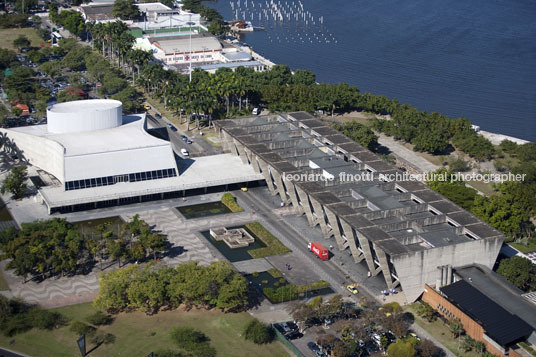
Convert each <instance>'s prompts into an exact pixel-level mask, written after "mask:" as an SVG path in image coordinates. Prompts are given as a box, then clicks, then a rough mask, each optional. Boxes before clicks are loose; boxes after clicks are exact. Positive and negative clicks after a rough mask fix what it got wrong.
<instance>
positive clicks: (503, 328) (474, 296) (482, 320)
mask: <svg viewBox="0 0 536 357" xmlns="http://www.w3.org/2000/svg"><path fill="white" fill-rule="evenodd" d="M440 290H441V292H442V293H443V294H445V295H446V297H447V300H449V301H450V302H451V303H452V304H454V305H455V306H456V307H458V308H459V309H460V310H462V311H463V312H464V313H465V314H466V315H468V316H470V317H471V318H472V319H473V320H474V321H476V322H477V323H478V324H479V325H481V326H482V327H483V328H484V330H485V331H486V335H488V336H489V337H491V338H492V339H493V340H495V341H497V342H498V343H499V344H501V345H502V346H507V345H509V344H511V343H514V342H517V341H519V340H522V339H524V338H526V337H528V336H529V335H530V334H531V333H532V331H533V330H534V329H533V328H532V327H531V326H530V325H529V324H527V323H526V322H525V321H523V320H522V319H521V318H519V317H518V316H517V315H514V314H511V313H509V312H508V311H506V310H505V309H504V308H503V307H502V306H500V305H499V304H497V303H495V302H494V301H493V300H491V299H490V298H488V297H487V296H486V295H484V294H483V293H481V292H480V291H479V290H477V289H476V288H475V287H473V286H472V285H471V284H470V283H468V282H466V281H465V280H460V281H457V282H455V283H454V284H451V285H447V286H444V287H442V288H440Z"/></svg>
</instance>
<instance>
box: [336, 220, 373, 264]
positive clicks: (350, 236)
mask: <svg viewBox="0 0 536 357" xmlns="http://www.w3.org/2000/svg"><path fill="white" fill-rule="evenodd" d="M341 226H342V229H343V231H344V235H345V236H346V242H347V244H348V246H349V247H350V251H351V252H352V257H353V258H354V262H356V263H360V262H361V261H362V260H363V259H366V257H367V256H366V254H363V253H361V251H360V250H359V249H358V248H357V245H356V244H355V243H356V237H354V230H353V228H352V226H350V225H349V224H348V223H346V222H345V221H343V220H341ZM366 262H367V266H368V267H369V270H370V271H371V272H372V271H373V269H372V268H371V266H372V267H374V262H372V261H370V263H372V265H371V264H370V263H369V260H368V259H367V260H366Z"/></svg>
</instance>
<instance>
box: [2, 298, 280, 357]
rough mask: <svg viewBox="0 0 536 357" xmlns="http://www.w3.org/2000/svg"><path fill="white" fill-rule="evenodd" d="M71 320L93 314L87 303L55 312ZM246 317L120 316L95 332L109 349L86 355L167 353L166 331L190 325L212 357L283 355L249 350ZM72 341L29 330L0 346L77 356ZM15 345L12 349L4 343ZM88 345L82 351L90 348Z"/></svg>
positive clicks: (64, 331)
mask: <svg viewBox="0 0 536 357" xmlns="http://www.w3.org/2000/svg"><path fill="white" fill-rule="evenodd" d="M55 310H57V311H59V312H61V313H62V314H64V315H65V316H67V317H69V318H70V319H73V320H83V319H84V318H85V317H87V316H89V315H91V314H92V313H94V312H95V309H94V308H93V307H92V306H91V304H90V303H86V304H79V305H73V306H67V307H62V308H58V309H55ZM251 318H252V317H251V316H250V315H249V314H248V313H239V314H233V313H228V314H224V313H222V312H219V311H206V310H196V309H193V310H191V311H188V312H185V311H183V310H174V311H163V312H159V313H157V314H155V315H153V316H147V315H145V314H144V313H142V312H130V313H121V314H119V315H117V316H116V319H115V321H114V322H113V323H112V324H111V325H109V326H104V327H100V328H99V330H101V331H103V332H108V333H112V334H113V335H115V337H116V340H115V343H114V344H110V345H101V346H99V347H98V348H97V349H95V350H94V351H93V352H91V354H90V356H93V357H96V356H119V355H121V356H147V355H148V354H149V353H150V352H151V351H155V350H157V349H166V348H171V349H174V350H177V347H176V346H175V345H174V344H173V343H172V341H171V339H170V337H169V332H170V330H171V329H172V328H173V327H175V326H191V327H193V328H195V329H197V330H200V331H202V332H203V333H205V334H206V335H207V336H208V337H209V338H210V344H211V346H213V347H214V348H215V349H216V350H217V351H218V356H259V357H260V356H267V357H268V356H286V355H288V354H287V353H286V352H285V349H284V348H283V346H282V344H281V343H280V342H277V341H276V342H273V343H271V344H268V345H255V344H254V343H252V342H249V341H246V340H244V339H243V338H242V337H240V334H241V332H242V330H243V328H244V326H245V325H246V324H247V322H248V321H249V320H250V319H251ZM77 337H78V336H76V335H75V334H74V333H73V332H70V331H69V327H68V326H66V327H62V328H60V329H57V330H53V331H43V330H38V329H33V330H30V331H28V332H25V333H22V334H19V335H16V336H15V337H5V336H3V335H0V345H2V346H5V347H8V348H10V349H13V350H16V351H20V352H24V353H27V354H29V355H33V356H43V357H46V356H78V355H79V350H78V347H77V345H76V338H77ZM12 339H14V340H15V343H14V344H13V345H9V341H11V340H12ZM92 347H93V346H88V349H91V348H92Z"/></svg>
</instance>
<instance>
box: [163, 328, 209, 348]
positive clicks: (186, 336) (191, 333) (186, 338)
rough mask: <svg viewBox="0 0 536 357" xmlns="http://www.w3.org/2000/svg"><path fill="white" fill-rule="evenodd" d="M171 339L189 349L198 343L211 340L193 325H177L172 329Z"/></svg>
mask: <svg viewBox="0 0 536 357" xmlns="http://www.w3.org/2000/svg"><path fill="white" fill-rule="evenodd" d="M171 339H172V340H173V341H174V342H175V343H176V344H177V345H179V346H180V347H182V348H184V349H186V350H188V351H192V350H194V349H195V348H196V346H197V345H198V344H201V343H204V342H207V341H209V338H208V337H207V336H206V335H205V334H204V333H203V332H201V331H197V330H194V329H193V328H191V327H175V328H174V329H173V330H171Z"/></svg>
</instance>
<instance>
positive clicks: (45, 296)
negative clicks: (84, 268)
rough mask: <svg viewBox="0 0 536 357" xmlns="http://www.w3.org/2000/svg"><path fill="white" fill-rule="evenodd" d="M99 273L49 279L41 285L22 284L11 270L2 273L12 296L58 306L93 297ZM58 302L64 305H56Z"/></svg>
mask: <svg viewBox="0 0 536 357" xmlns="http://www.w3.org/2000/svg"><path fill="white" fill-rule="evenodd" d="M99 273H100V271H94V272H91V273H89V274H88V275H77V276H74V277H61V278H58V279H56V278H49V279H46V280H45V281H43V282H41V283H36V282H34V281H28V282H26V283H23V281H22V278H21V277H18V276H16V275H14V274H13V271H12V270H9V271H4V276H5V277H6V279H7V280H8V282H9V288H10V290H11V293H12V294H13V296H17V297H21V298H23V299H24V300H25V301H27V302H30V303H39V304H41V305H46V306H60V305H69V304H73V303H77V302H82V301H87V300H88V297H87V296H93V295H94V294H95V293H96V292H97V291H98V290H99V282H98V279H97V276H98V274H99ZM60 301H63V302H64V303H62V304H60V305H58V303H59V302H60Z"/></svg>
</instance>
